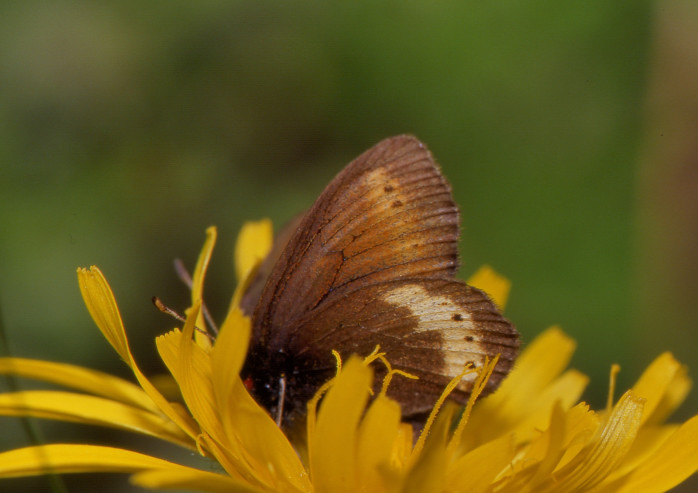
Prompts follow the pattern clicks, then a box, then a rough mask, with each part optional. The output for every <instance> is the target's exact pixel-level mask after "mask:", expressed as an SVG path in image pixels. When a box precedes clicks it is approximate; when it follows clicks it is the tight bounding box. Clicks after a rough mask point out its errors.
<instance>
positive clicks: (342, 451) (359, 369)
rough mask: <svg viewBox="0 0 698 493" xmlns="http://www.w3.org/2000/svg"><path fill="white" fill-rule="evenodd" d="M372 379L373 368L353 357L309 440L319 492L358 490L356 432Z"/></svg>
mask: <svg viewBox="0 0 698 493" xmlns="http://www.w3.org/2000/svg"><path fill="white" fill-rule="evenodd" d="M371 380H372V371H371V369H370V368H368V367H367V366H366V365H364V364H363V362H362V361H361V359H359V358H357V357H351V358H350V359H349V361H347V363H346V364H345V365H344V366H343V367H342V371H341V372H340V374H339V375H338V376H337V377H336V380H335V381H334V384H333V386H332V387H331V388H330V389H329V390H328V392H327V395H325V397H324V399H323V401H322V403H321V406H320V411H319V412H318V416H317V424H316V426H315V428H314V432H313V433H312V436H309V438H308V450H309V455H310V475H311V478H312V480H313V485H314V487H315V490H316V491H332V492H343V491H346V492H348V493H349V492H355V491H356V456H355V454H356V441H357V438H356V429H357V426H358V424H359V420H360V419H361V415H362V413H363V411H364V408H365V406H366V401H367V400H368V395H369V389H370V385H371ZM308 428H309V429H310V428H311V426H309V427H308ZM309 435H310V433H309Z"/></svg>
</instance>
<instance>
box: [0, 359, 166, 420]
mask: <svg viewBox="0 0 698 493" xmlns="http://www.w3.org/2000/svg"><path fill="white" fill-rule="evenodd" d="M0 374H11V375H16V376H18V377H25V378H33V379H35V380H41V381H44V382H50V383H54V384H56V385H62V386H64V387H70V388H73V389H76V390H81V391H83V392H87V393H90V394H95V395H100V396H102V397H106V398H108V399H112V400H115V401H119V402H123V403H125V404H130V405H132V406H137V407H140V408H142V409H147V410H149V411H157V410H158V408H157V406H155V404H154V403H153V401H152V399H151V398H150V397H148V395H147V394H146V393H145V392H143V389H141V388H140V387H138V386H136V385H134V384H132V383H131V382H128V381H126V380H122V379H121V378H117V377H114V376H112V375H109V374H107V373H102V372H100V371H96V370H90V369H89V368H83V367H80V366H75V365H69V364H65V363H53V362H50V361H42V360H36V359H25V358H0Z"/></svg>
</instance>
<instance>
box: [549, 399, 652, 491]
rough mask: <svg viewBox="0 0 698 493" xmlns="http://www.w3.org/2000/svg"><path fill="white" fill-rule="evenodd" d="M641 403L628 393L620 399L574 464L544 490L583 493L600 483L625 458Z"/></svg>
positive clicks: (639, 417)
mask: <svg viewBox="0 0 698 493" xmlns="http://www.w3.org/2000/svg"><path fill="white" fill-rule="evenodd" d="M644 402H645V400H644V399H643V398H641V397H637V396H635V395H634V394H633V393H632V391H628V392H626V393H625V394H624V395H623V397H621V398H620V400H619V401H618V404H616V406H615V407H614V409H613V412H612V413H611V415H610V416H609V417H608V420H607V422H606V423H605V426H602V427H601V428H599V431H598V432H597V436H596V437H595V438H593V439H592V440H591V442H590V445H589V447H588V448H587V449H586V450H585V451H583V452H582V453H580V454H579V456H578V457H577V458H575V460H572V461H570V463H569V464H567V465H566V466H564V467H563V468H562V469H559V470H557V471H556V472H555V473H554V474H553V477H554V479H553V480H551V481H550V484H549V485H548V487H547V488H542V489H541V491H551V492H553V491H554V492H556V493H558V492H559V493H565V492H574V491H585V490H588V489H590V488H592V487H594V486H596V485H598V484H599V483H601V482H602V481H603V480H604V479H605V478H606V477H607V476H608V475H609V473H611V472H612V471H613V470H614V469H615V468H616V467H617V466H618V465H619V464H620V463H621V462H622V461H623V459H624V458H625V456H626V454H627V453H628V451H629V450H630V447H631V446H632V444H633V442H634V440H635V437H636V436H637V431H638V429H639V428H640V422H641V418H642V410H643V407H644Z"/></svg>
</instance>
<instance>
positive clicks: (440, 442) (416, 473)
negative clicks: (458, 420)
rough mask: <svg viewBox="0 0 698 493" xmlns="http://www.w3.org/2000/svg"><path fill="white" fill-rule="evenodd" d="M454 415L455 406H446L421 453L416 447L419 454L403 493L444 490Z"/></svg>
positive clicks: (407, 478)
mask: <svg viewBox="0 0 698 493" xmlns="http://www.w3.org/2000/svg"><path fill="white" fill-rule="evenodd" d="M453 414H454V406H445V407H444V408H443V409H442V410H441V412H440V413H439V416H438V417H437V419H436V421H435V422H434V425H433V426H432V427H431V430H430V432H429V437H428V438H427V440H426V442H425V443H424V448H423V449H422V450H421V452H419V451H417V449H416V447H415V450H414V451H413V455H415V454H418V457H417V459H416V461H414V466H413V467H412V468H411V469H410V471H409V472H408V474H407V476H406V477H405V479H404V483H403V486H402V490H401V491H402V492H403V493H421V492H423V491H443V490H444V486H445V485H446V464H447V462H448V461H447V454H446V446H447V444H448V435H449V433H448V431H449V429H450V427H451V424H452V422H453Z"/></svg>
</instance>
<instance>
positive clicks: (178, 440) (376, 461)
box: [0, 222, 698, 493]
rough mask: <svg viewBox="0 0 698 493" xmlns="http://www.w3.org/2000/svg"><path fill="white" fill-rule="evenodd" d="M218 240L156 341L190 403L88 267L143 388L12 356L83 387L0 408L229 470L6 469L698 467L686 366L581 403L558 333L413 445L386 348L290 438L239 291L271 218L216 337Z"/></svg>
mask: <svg viewBox="0 0 698 493" xmlns="http://www.w3.org/2000/svg"><path fill="white" fill-rule="evenodd" d="M215 237H216V233H215V229H213V228H211V229H209V230H208V234H207V241H206V243H205V246H204V248H203V251H202V253H201V255H200V257H199V261H198V263H197V267H196V269H195V272H194V275H193V285H192V306H191V307H190V308H189V310H188V311H187V318H186V323H184V325H183V327H182V328H181V329H175V330H173V331H171V332H169V333H167V334H164V335H162V336H160V337H158V338H157V339H156V344H157V349H158V352H159V354H160V356H161V357H162V359H163V361H164V362H165V364H166V365H167V367H168V369H169V370H170V372H171V374H172V376H173V377H174V380H175V381H176V383H177V385H178V387H179V389H180V391H181V395H182V397H183V402H184V404H183V405H182V404H179V403H176V402H170V401H168V400H167V399H166V398H165V397H164V396H163V395H162V394H161V393H160V392H159V391H158V390H157V389H156V387H155V386H154V385H153V384H152V383H151V381H150V380H149V379H148V378H147V377H146V376H145V375H144V374H143V373H142V372H141V371H140V370H139V369H138V366H137V364H136V361H135V360H134V358H133V356H132V354H131V351H130V349H129V346H128V340H127V338H126V332H125V329H124V326H123V323H122V320H121V316H120V314H119V310H118V308H117V305H116V301H115V299H114V295H113V293H112V291H111V289H110V287H109V285H108V284H107V281H106V279H105V278H104V276H103V275H102V273H101V272H100V271H99V269H97V268H96V267H92V268H90V269H79V270H78V280H79V284H80V289H81V291H82V294H83V298H84V300H85V303H86V305H87V308H88V310H89V312H90V314H91V315H92V318H93V319H94V321H95V323H96V324H97V326H98V327H99V329H100V330H101V331H102V333H103V334H104V336H105V337H106V338H107V340H108V341H109V343H110V344H111V345H112V346H113V347H114V349H115V350H116V352H117V353H118V354H119V356H120V357H121V358H122V359H123V360H124V361H125V362H126V364H128V365H129V366H130V368H131V369H132V370H133V373H134V375H135V378H136V381H137V382H138V385H136V384H133V383H131V382H128V381H125V380H122V379H119V378H116V377H113V376H110V375H107V374H104V373H101V372H97V371H93V370H89V369H86V368H80V367H76V366H72V365H67V364H61V363H51V362H46V361H38V360H29V359H22V358H2V359H0V372H2V373H9V374H14V375H18V376H22V377H28V378H34V379H38V380H43V381H46V382H50V383H52V384H58V385H60V386H63V387H66V388H69V389H72V390H73V391H53V390H52V391H39V390H27V391H19V392H12V393H5V394H0V414H2V415H8V416H34V417H41V418H51V419H59V420H64V421H73V422H78V423H89V424H93V425H94V424H96V425H103V426H110V427H116V428H120V429H122V430H124V431H129V432H136V433H142V434H145V435H150V436H153V437H157V438H160V439H162V440H165V441H168V442H171V443H173V444H176V445H178V446H182V447H186V448H189V449H191V450H192V451H195V452H196V453H199V454H201V455H203V456H205V457H209V458H211V459H212V460H215V461H216V462H217V463H218V464H220V472H211V471H210V470H201V469H196V468H192V467H188V466H184V465H180V464H176V463H173V462H170V461H167V460H164V459H161V458H158V457H154V456H149V455H145V454H142V453H139V452H136V451H132V450H127V449H121V448H114V447H105V446H95V445H89V444H82V445H80V444H47V445H41V446H33V447H26V448H22V449H17V450H10V451H6V452H3V453H0V478H2V477H14V476H27V475H36V474H43V473H47V472H52V473H68V472H94V471H102V472H104V471H111V472H122V473H129V474H131V480H132V482H133V483H135V484H137V485H140V486H143V487H146V488H153V489H177V488H178V489H182V488H187V489H195V490H200V491H210V492H343V491H346V492H356V491H364V492H401V491H405V492H408V491H429V492H434V491H448V492H459V491H463V492H470V493H479V492H483V493H485V492H582V491H589V492H598V493H606V492H609V493H610V492H632V493H637V492H661V491H666V490H668V489H670V488H672V487H673V486H675V485H676V484H678V483H680V482H681V481H683V480H684V479H685V478H687V477H688V476H689V475H691V474H693V473H694V472H695V471H696V469H698V416H697V417H694V418H692V419H690V420H688V421H687V422H685V423H683V424H681V425H675V424H666V423H665V420H666V419H667V417H668V416H669V415H670V414H671V413H672V411H674V410H675V409H676V407H677V406H678V405H679V404H680V403H681V402H682V401H683V400H684V398H685V396H686V394H687V393H688V390H689V388H690V385H691V383H690V380H689V378H688V377H687V374H686V369H685V367H683V366H682V365H680V364H679V363H678V362H676V361H675V360H674V358H673V357H672V356H671V355H670V354H668V353H665V354H663V355H661V356H659V357H658V358H657V359H656V360H655V361H654V362H653V363H652V364H651V365H650V366H649V367H648V368H647V370H646V371H645V372H644V373H643V375H642V376H641V377H640V379H639V380H638V381H637V383H636V384H635V385H634V386H633V388H632V389H630V390H628V391H627V392H625V393H624V394H623V395H622V396H621V397H620V399H618V400H617V401H616V402H614V401H613V398H612V395H613V385H611V387H612V388H611V391H610V392H609V402H608V405H607V406H606V408H605V409H602V410H600V411H593V410H591V409H590V408H589V406H588V405H587V404H584V403H580V402H578V400H579V398H580V396H581V394H582V391H583V389H584V387H585V386H586V384H587V377H586V376H584V375H582V374H581V373H579V372H577V371H575V370H565V368H566V367H567V365H568V363H569V360H570V357H571V355H572V352H573V350H574V346H575V344H574V342H573V341H572V340H571V339H570V338H569V337H567V336H565V335H564V334H563V333H562V332H561V331H560V330H559V329H557V328H552V329H549V330H547V331H546V332H544V333H543V334H542V335H541V336H539V337H538V338H537V339H536V340H535V341H533V342H532V343H531V344H530V345H529V346H528V347H527V348H526V350H525V351H524V352H523V353H522V354H521V356H520V357H519V359H518V361H517V363H516V366H515V368H514V370H513V371H512V372H511V374H510V375H509V376H508V377H507V378H506V379H505V380H504V381H503V383H502V385H501V386H500V388H499V389H498V390H497V391H496V392H495V393H494V394H491V395H489V396H487V397H483V398H479V393H480V392H481V390H482V389H483V388H484V385H485V384H486V381H487V378H488V372H489V371H491V370H492V369H493V368H494V363H496V361H493V362H490V364H488V365H486V366H485V368H483V369H479V370H478V371H479V372H480V373H479V375H478V377H477V380H476V383H475V387H474V390H473V392H472V396H471V398H470V401H469V402H468V404H467V406H466V407H465V409H464V410H463V411H462V412H460V411H458V410H457V409H456V407H455V406H454V405H451V404H450V403H448V402H446V401H445V398H446V396H447V395H448V393H449V391H450V390H452V388H453V387H455V386H456V385H457V384H458V379H454V381H452V382H451V384H450V385H449V386H448V387H447V388H446V389H444V394H443V399H441V400H439V402H438V403H437V404H436V406H435V408H434V410H433V411H432V413H431V416H430V417H429V419H428V420H427V422H426V424H425V426H424V430H423V431H422V433H421V435H420V436H419V439H418V440H416V441H414V440H413V430H412V427H411V426H410V425H409V424H407V423H403V422H402V421H401V415H400V406H399V404H398V403H397V402H395V401H393V400H391V399H390V398H389V397H387V396H386V394H385V389H383V391H381V392H380V393H378V394H377V395H375V396H373V397H371V395H370V392H371V391H370V389H371V388H372V380H373V366H372V365H376V364H385V365H387V366H388V369H389V370H390V366H389V365H390V355H389V354H388V355H384V354H382V353H380V352H379V351H377V352H375V353H374V354H372V355H370V356H369V357H366V358H363V359H362V358H359V357H352V358H349V359H348V360H347V361H344V362H339V361H338V370H337V375H336V376H335V377H334V378H333V379H332V380H330V381H329V382H327V383H326V384H325V385H324V386H323V387H322V388H321V389H320V391H318V394H317V395H316V396H315V398H313V399H311V401H310V402H309V403H308V413H307V435H306V437H305V439H304V440H301V441H300V442H297V443H292V442H291V441H290V440H289V438H288V437H287V436H286V435H285V434H284V433H283V431H282V430H281V429H280V428H279V427H278V426H277V424H276V423H275V421H274V419H272V417H270V416H269V414H268V413H267V412H266V411H265V410H264V409H263V408H261V407H260V406H259V405H258V404H257V403H256V402H255V401H254V399H253V398H252V397H251V395H250V394H249V393H248V391H247V389H246V387H245V385H244V384H243V382H242V381H241V380H240V377H239V372H240V369H241V368H242V365H243V363H244V359H245V355H246V350H247V345H248V342H249V338H250V320H249V319H248V318H247V317H245V316H244V315H243V314H242V312H241V310H240V308H239V300H240V296H241V293H242V292H243V290H244V286H245V283H246V279H249V277H250V275H251V272H253V271H254V266H255V265H256V264H257V263H258V262H259V260H260V259H261V258H263V257H264V256H265V255H266V253H267V251H268V250H269V247H270V244H271V241H270V238H271V228H270V225H269V223H268V222H263V223H253V224H249V225H247V226H246V227H245V228H244V229H243V232H242V234H241V236H240V238H239V240H238V246H237V250H236V262H237V265H236V269H237V272H238V277H239V280H240V286H241V287H239V288H238V289H237V290H236V293H235V294H234V296H233V300H232V302H231V306H230V309H229V311H228V315H227V317H226V318H225V321H224V322H223V324H222V326H221V328H220V332H219V335H218V337H217V338H216V340H215V342H214V343H213V344H212V343H211V342H210V341H209V340H208V339H207V338H206V337H202V336H201V335H200V334H199V333H198V331H196V330H195V328H196V327H197V326H202V325H203V319H202V315H201V298H202V292H203V281H204V277H205V272H206V269H207V266H208V261H209V258H210V255H211V251H212V249H213V245H214V243H215ZM470 283H471V284H474V285H476V286H478V287H480V288H481V289H483V290H485V291H486V292H488V293H489V294H490V295H491V296H492V298H493V299H495V301H497V302H498V304H499V305H500V306H503V304H504V302H505V299H506V294H507V292H508V288H509V286H508V281H506V280H504V279H503V278H501V277H499V276H497V275H496V274H494V273H493V272H492V271H490V270H488V269H484V270H481V271H480V272H479V273H478V274H477V275H476V276H474V278H473V279H471V281H470ZM467 371H470V370H468V369H467V368H466V369H464V373H465V372H467ZM615 372H616V369H614V370H612V377H613V375H615ZM388 375H389V376H388V377H387V378H390V376H393V377H394V378H400V376H399V375H394V374H393V373H392V372H391V371H388ZM611 381H612V382H613V381H614V378H612V379H611ZM386 384H388V385H389V381H388V382H386ZM384 387H385V386H384ZM0 484H1V479H0Z"/></svg>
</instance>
